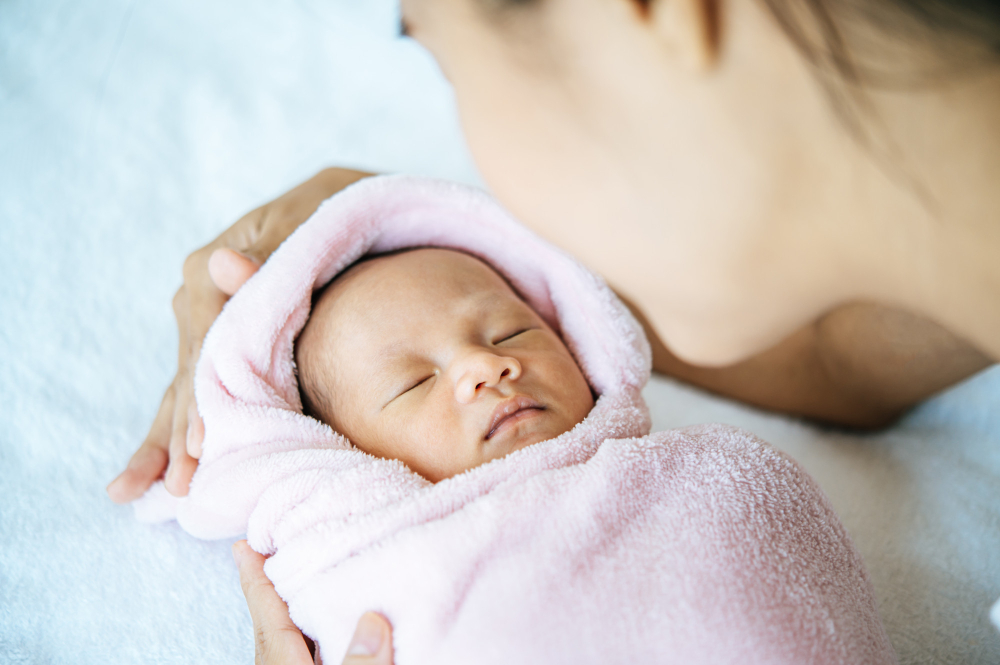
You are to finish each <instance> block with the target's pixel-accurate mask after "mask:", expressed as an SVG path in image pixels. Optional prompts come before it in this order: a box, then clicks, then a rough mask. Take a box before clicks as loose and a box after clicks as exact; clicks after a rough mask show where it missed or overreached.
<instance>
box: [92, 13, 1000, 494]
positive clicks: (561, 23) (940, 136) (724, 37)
mask: <svg viewBox="0 0 1000 665" xmlns="http://www.w3.org/2000/svg"><path fill="white" fill-rule="evenodd" d="M769 4H771V5H773V4H788V5H790V6H799V7H804V6H806V5H809V4H810V3H808V2H806V0H790V1H789V2H787V3H776V2H774V0H772V1H771V2H770V3H769ZM828 4H832V5H834V6H836V4H837V3H828ZM872 4H873V5H878V6H880V7H881V6H887V5H891V4H892V3H891V2H888V1H887V0H883V1H882V2H873V3H872ZM402 5H403V14H404V24H405V26H406V29H407V31H408V33H409V34H410V35H411V36H413V37H414V38H415V39H417V40H419V41H420V42H421V43H422V44H424V45H425V46H426V47H427V48H428V49H429V50H430V51H431V52H432V53H433V54H434V56H435V57H436V58H437V61H438V63H439V64H440V65H441V69H442V71H443V72H444V73H445V75H446V76H448V78H449V79H450V80H451V81H452V83H453V84H454V87H455V92H456V99H457V102H458V106H459V111H460V114H461V119H462V124H463V128H464V131H465V134H466V137H467V139H468V143H469V146H470V149H471V150H472V154H473V156H474V157H475V160H476V163H477V165H478V166H479V168H480V170H481V172H482V174H483V177H484V179H485V180H486V182H487V183H488V184H489V185H490V188H491V190H492V191H493V193H494V194H495V195H496V196H497V197H498V198H499V199H500V201H501V202H502V203H504V204H505V205H506V206H507V207H508V208H509V209H511V210H512V211H513V212H514V213H515V214H516V215H517V216H518V217H519V218H520V219H522V220H524V221H525V222H527V223H528V224H529V225H530V226H532V227H533V228H535V229H536V230H538V231H539V232H540V233H542V234H543V235H545V236H547V237H549V238H550V239H552V240H553V241H554V242H556V243H557V244H560V245H562V246H563V247H565V248H567V249H568V250H570V251H571V252H573V253H574V254H575V255H577V256H578V257H580V258H581V259H583V260H584V261H585V262H586V263H588V264H589V265H590V266H591V267H593V268H594V269H596V270H597V271H599V272H600V273H602V274H603V275H604V276H605V277H606V278H607V279H608V280H609V282H611V283H612V284H613V285H614V286H615V287H616V288H617V289H618V291H619V293H621V294H622V295H623V296H624V297H625V298H626V300H627V301H628V302H629V303H630V304H631V305H632V307H633V309H634V310H635V311H636V313H637V314H638V315H639V318H640V319H641V320H642V321H643V322H644V323H645V324H646V328H647V332H648V333H649V336H650V338H651V341H652V342H653V347H654V368H655V369H656V370H657V371H660V372H663V373H665V374H669V375H672V376H675V377H678V378H680V379H683V380H686V381H689V382H691V383H694V384H695V385H698V386H701V387H703V388H707V389H709V390H711V391H714V392H716V393H719V394H722V395H726V396H729V397H734V398H736V399H740V400H743V401H746V402H748V403H750V404H754V405H757V406H760V407H763V408H767V409H772V410H775V411H779V412H783V413H789V414H795V415H801V416H806V417H810V418H814V419H817V420H821V421H825V422H828V423H833V424H838V425H844V426H849V427H861V428H874V427H881V426H884V425H886V424H888V423H891V422H892V421H893V420H894V419H895V418H896V417H898V416H899V415H900V414H901V413H902V412H904V411H905V410H906V409H907V408H908V407H910V406H911V405H913V404H915V403H917V402H919V401H921V400H923V399H925V398H926V397H928V396H929V395H931V394H933V393H935V392H937V391H939V390H941V389H942V388H944V387H946V386H948V385H951V384H952V383H954V382H956V381H958V380H960V379H962V378H965V377H967V376H969V375H971V374H972V373H974V372H976V371H978V370H980V369H982V368H984V367H986V366H987V365H989V364H990V363H991V362H993V361H995V359H996V358H998V357H1000V261H997V260H996V257H997V256H998V255H1000V222H998V220H997V219H996V212H995V211H996V210H997V209H998V204H1000V188H997V187H995V183H996V182H998V180H1000V129H998V122H1000V121H998V119H1000V68H998V67H997V66H996V63H995V60H991V59H990V57H991V56H989V55H988V54H986V53H985V51H986V47H985V46H979V45H977V43H976V42H975V41H974V40H968V39H966V40H964V41H963V40H961V39H959V38H957V37H953V36H949V35H951V33H948V32H944V31H939V32H940V34H939V32H935V31H934V30H932V29H930V28H927V27H923V28H921V27H920V25H918V24H915V23H913V19H908V18H907V17H906V16H905V15H904V14H902V13H899V14H898V16H896V15H895V14H893V15H892V16H894V17H895V20H898V21H899V22H903V23H905V26H904V27H905V30H901V32H903V33H905V34H906V35H907V37H906V39H902V38H899V37H897V36H896V35H895V34H893V33H891V32H881V31H879V30H878V29H876V28H874V27H866V26H865V25H864V22H863V21H861V22H859V21H858V20H854V21H853V22H852V23H851V30H850V31H844V32H843V33H842V34H841V37H843V41H844V42H845V44H846V46H845V47H844V48H848V49H849V48H851V47H852V45H853V44H855V43H857V44H860V45H861V46H863V47H864V48H862V47H858V49H857V51H858V52H859V53H861V54H863V55H864V58H861V56H859V57H858V58H857V59H858V60H859V61H862V62H861V65H859V66H858V67H857V68H856V70H857V71H855V75H856V77H857V80H858V82H857V83H856V84H845V83H844V82H843V81H841V80H839V79H838V74H837V73H834V74H830V73H829V72H828V71H826V70H824V68H823V67H822V66H819V65H815V64H811V63H810V60H809V58H807V57H803V53H802V51H801V48H800V45H797V44H796V43H795V42H794V40H792V39H789V38H788V35H787V34H786V33H785V31H784V30H783V28H782V27H781V25H779V21H777V20H776V19H775V15H774V14H773V13H772V12H771V11H770V10H769V9H768V6H765V3H760V2H752V1H749V0H732V1H723V0H647V1H644V2H640V1H638V0H536V1H534V2H532V1H524V0H522V1H520V2H513V1H504V0H489V1H488V0H404V2H403V3H402ZM886 11H890V12H891V11H895V10H891V9H889V10H886ZM800 18H801V17H800ZM834 18H837V17H834ZM882 18H883V19H885V17H884V16H883V17H882ZM801 20H802V21H803V22H804V25H805V27H804V28H803V30H805V31H806V34H807V36H808V34H810V33H809V29H810V28H816V25H814V23H815V21H812V22H810V21H811V19H810V18H809V16H808V15H805V17H804V18H801ZM907 21H909V23H907ZM859 23H860V24H859ZM813 32H816V30H813ZM914 35H916V37H914ZM873 45H875V46H873ZM817 48H819V47H817ZM813 59H814V60H815V59H816V58H815V57H814V58H813ZM821 60H822V58H820V61H821ZM869 61H871V62H874V63H875V64H874V65H871V66H869V65H868V64H866V63H868V62H869ZM970 63H971V64H970ZM820 64H822V63H820ZM868 70H877V72H876V74H878V78H879V81H883V80H884V79H888V80H889V81H890V83H892V82H895V81H899V82H901V84H900V85H894V86H889V87H886V86H882V85H881V84H880V83H879V81H876V82H875V83H872V84H868V83H867V82H866V80H865V76H867V75H866V74H865V72H867V71H868ZM858 72H860V73H858ZM841 74H843V72H841ZM868 78H873V79H874V78H876V76H875V74H872V75H871V76H868ZM914 81H916V83H914ZM486 82H488V84H486ZM904 84H905V85H904ZM831 97H833V98H835V99H838V98H839V99H840V102H839V103H837V104H835V103H831ZM845 117H847V118H848V120H850V119H853V120H854V121H855V122H854V126H853V131H852V127H851V124H850V123H849V122H845V120H844V118H845ZM363 175H365V174H362V173H359V172H355V171H346V170H342V169H328V170H325V171H323V172H321V173H320V174H318V175H317V176H316V177H314V178H313V179H311V180H309V181H308V182H306V183H304V184H303V185H301V186H300V187H298V188H296V189H295V190H292V191H291V192H289V193H288V194H286V195H284V196H282V197H281V198H280V199H278V200H277V201H275V202H273V203H271V204H268V205H266V206H264V207H263V208H261V209H259V210H256V211H254V212H252V213H250V215H248V216H247V217H245V218H243V219H241V220H240V221H238V222H237V223H236V224H235V225H234V226H233V227H232V228H231V229H229V230H228V231H227V232H226V233H224V234H223V235H222V236H220V237H219V238H218V239H216V240H215V241H213V242H212V243H211V244H209V245H207V246H206V247H204V248H202V249H200V250H198V251H197V252H195V253H194V254H192V255H191V256H190V257H189V258H188V260H187V261H186V262H185V265H184V285H183V286H182V287H181V289H180V290H179V291H178V294H177V296H176V297H175V299H174V307H175V312H176V314H177V319H178V326H179V330H180V358H179V363H178V364H179V368H178V373H177V377H176V378H175V380H174V382H173V384H172V385H171V387H170V388H169V389H168V391H167V394H166V395H165V397H164V400H163V403H162V405H161V408H160V411H159V413H158V415H157V417H156V419H155V421H154V423H153V426H152V428H151V430H150V433H149V436H148V437H147V439H146V441H145V442H144V443H143V445H142V446H141V448H140V449H139V450H138V451H137V452H136V454H135V456H134V457H133V458H132V460H131V462H130V463H129V467H128V468H127V469H126V470H125V471H124V472H123V473H122V475H121V476H119V478H118V479H116V480H115V481H114V482H113V483H112V484H111V485H110V486H109V488H108V491H109V494H110V495H111V497H112V498H113V499H114V500H116V501H120V502H125V501H130V500H132V499H134V498H136V497H137V496H139V495H141V494H142V492H143V491H145V489H146V488H147V487H148V486H149V484H150V483H152V482H153V480H155V479H156V478H157V477H159V476H161V475H162V474H163V473H164V468H167V470H166V484H167V488H168V490H170V491H171V492H172V493H174V494H177V495H183V494H185V493H186V492H187V486H188V483H189V481H190V478H191V475H192V474H193V472H194V469H195V467H196V465H197V463H196V458H197V455H198V453H199V449H200V440H201V424H200V420H199V418H198V416H197V411H196V409H195V407H194V403H193V399H192V390H191V375H192V373H193V368H194V363H195V361H196V359H197V355H198V350H199V348H200V344H201V339H202V338H203V336H204V333H205V331H207V329H208V327H209V326H210V325H211V322H212V321H213V320H214V318H215V316H216V315H217V314H218V312H219V310H220V309H221V306H222V303H223V302H224V301H225V298H226V290H225V289H220V288H217V287H216V286H215V285H214V284H213V282H212V280H211V279H210V277H209V270H208V267H209V266H208V259H209V257H210V256H211V255H212V252H213V251H214V250H215V249H217V248H220V247H229V248H233V249H236V250H237V251H239V252H242V253H244V254H246V255H247V256H249V257H250V258H251V259H253V261H249V262H245V263H246V265H245V266H243V267H241V266H240V265H239V264H240V261H239V260H233V261H231V262H230V263H232V264H233V265H235V266H236V267H235V268H233V270H234V271H235V273H237V275H238V276H239V275H243V274H248V273H246V271H247V270H250V271H252V269H253V268H254V267H255V265H256V264H259V263H260V262H261V261H263V260H264V259H265V258H266V257H267V255H269V254H270V252H271V251H272V250H273V249H274V248H275V247H276V246H277V245H278V244H279V243H280V240H281V239H283V238H284V237H285V236H287V235H288V233H290V232H291V231H292V230H293V229H294V228H295V227H297V226H298V224H300V223H301V222H302V221H304V220H305V219H306V218H307V217H308V216H309V214H310V213H311V212H312V211H313V210H315V208H316V207H317V205H318V204H319V202H320V201H322V200H323V199H325V198H326V197H328V196H329V195H331V194H333V193H335V192H336V191H338V190H339V189H341V188H342V187H344V186H346V185H347V184H349V183H350V182H353V181H354V180H356V179H358V178H360V177H363ZM241 271H242V272H241ZM223 272H225V271H223ZM168 461H169V467H167V464H168Z"/></svg>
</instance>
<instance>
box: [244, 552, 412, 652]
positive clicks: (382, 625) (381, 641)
mask: <svg viewBox="0 0 1000 665" xmlns="http://www.w3.org/2000/svg"><path fill="white" fill-rule="evenodd" d="M233 558H234V559H236V565H237V566H239V569H240V586H242V587H243V595H244V596H246V599H247V605H248V606H249V608H250V617H251V618H252V619H253V628H254V635H255V645H254V654H255V657H254V662H255V663H256V665H312V663H313V659H312V656H310V655H309V647H308V646H307V645H306V641H305V638H304V637H303V636H302V633H301V632H299V629H298V628H296V627H295V624H294V623H292V620H291V618H289V616H288V606H287V605H285V602H284V601H283V600H281V597H280V596H279V595H278V593H277V592H276V591H275V590H274V586H273V585H272V584H271V580H269V579H267V575H265V574H264V557H262V556H261V555H260V554H258V553H257V552H254V551H253V550H252V549H250V546H249V545H247V541H245V540H240V541H238V542H237V543H236V544H235V545H233ZM342 665H392V627H391V626H390V625H389V622H388V621H386V620H385V618H384V617H382V616H381V615H379V614H376V613H375V612H368V613H366V614H363V615H362V616H361V619H360V620H359V621H358V627H357V628H356V629H355V631H354V637H352V638H351V644H350V646H349V647H348V648H347V654H346V655H345V656H344V660H343V664H342Z"/></svg>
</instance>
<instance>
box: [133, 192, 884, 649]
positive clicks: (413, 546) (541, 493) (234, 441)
mask: <svg viewBox="0 0 1000 665" xmlns="http://www.w3.org/2000/svg"><path fill="white" fill-rule="evenodd" d="M417 246H436V247H450V248H454V249H460V250H462V251H466V252H469V253H471V254H473V255H476V256H479V257H480V258H482V259H483V260H485V261H486V262H488V263H489V264H491V265H492V266H494V267H495V268H496V269H497V270H498V271H499V272H501V273H502V274H503V275H504V276H505V277H507V279H508V280H509V281H510V282H511V283H512V284H513V286H514V287H515V288H516V289H517V290H518V292H519V293H520V294H521V295H522V297H524V298H525V300H526V301H527V302H528V303H529V304H530V305H531V306H532V307H533V308H534V309H535V310H536V311H537V312H538V313H539V314H540V315H541V316H543V317H544V318H545V319H546V320H547V321H548V322H549V324H550V325H552V326H553V327H554V329H556V330H557V331H559V332H560V333H561V334H562V336H563V338H564V340H565V341H566V343H567V345H568V346H569V348H570V350H571V351H572V352H573V354H574V356H575V357H576V359H577V361H578V362H579V364H580V367H581V369H582V370H583V372H584V375H585V376H586V377H587V379H588V381H589V382H590V385H591V387H592V388H593V389H594V391H595V392H596V393H597V394H598V395H599V398H598V400H597V403H596V405H595V406H594V408H593V410H592V411H591V413H590V414H589V415H588V416H587V418H586V419H585V420H584V421H583V422H582V423H580V424H579V425H577V426H576V427H575V428H574V429H573V430H571V431H569V432H567V433H565V434H563V435H561V436H559V437H557V438H555V439H551V440H549V441H545V442H542V443H539V444H536V445H534V446H530V447H528V448H525V449H522V450H519V451H517V452H515V453H513V454H511V455H508V456H507V457H505V458H503V459H500V460H495V461H493V462H490V463H488V464H486V465H483V466H480V467H478V468H475V469H472V470H470V471H468V472H466V473H463V474H461V475H459V476H456V477H453V478H450V479H447V480H444V481H442V482H439V483H437V484H433V483H430V482H428V481H427V480H425V479H423V478H422V477H420V476H418V475H417V474H415V473H413V472H411V471H410V470H409V469H408V468H407V467H406V466H404V465H403V464H402V463H400V462H398V461H394V460H383V459H377V458H374V457H371V456H369V455H367V454H365V453H363V452H361V451H359V450H357V449H356V448H354V447H353V446H352V445H351V444H350V442H349V441H347V440H346V439H345V438H344V437H343V436H341V435H340V434H338V433H336V432H334V431H333V430H332V429H330V428H329V427H328V426H326V425H324V424H323V423H320V422H318V421H316V420H314V419H312V418H310V417H307V416H305V415H303V414H302V409H301V402H300V398H299V393H298V388H297V384H296V379H295V367H294V363H293V344H294V340H295V337H296V335H297V334H298V332H299V331H300V330H301V329H302V327H303V326H304V324H305V322H306V319H307V317H308V316H309V308H310V300H311V295H312V292H313V290H314V289H316V288H319V287H321V286H322V285H324V284H326V283H327V282H328V281H329V280H330V279H331V278H333V277H334V276H335V275H336V274H337V273H339V272H340V271H341V270H343V269H344V268H345V267H347V266H349V265H350V264H351V263H353V262H354V261H356V260H357V259H358V258H360V257H361V256H363V255H365V254H369V253H381V252H388V251H392V250H396V249H400V248H406V247H417ZM649 370H650V353H649V347H648V344H647V342H646V340H645V337H644V336H643V334H642V331H641V328H640V327H639V326H638V324H637V323H636V321H635V320H634V319H633V318H632V316H631V315H630V314H629V312H628V311H627V309H626V308H625V307H624V306H623V305H622V303H621V302H620V301H619V300H618V299H617V298H616V297H615V296H614V294H613V293H612V292H611V291H610V289H609V288H608V287H607V286H606V285H605V284H604V283H603V282H602V281H601V280H600V279H599V278H598V277H596V276H595V275H594V274H593V273H591V272H589V271H588V270H586V269H585V268H584V267H582V266H581V265H579V264H578V263H577V262H575V261H574V260H573V259H572V258H570V257H569V256H567V255H566V254H564V253H562V252H561V251H559V250H558V249H556V248H554V247H552V246H550V245H549V244H547V243H545V242H544V241H542V240H540V239H539V238H537V237H536V236H534V235H533V234H532V233H530V232H529V231H527V230H526V229H525V228H523V227H522V226H521V225H519V224H518V223H517V222H516V221H514V220H513V219H512V218H510V217H509V215H507V214H506V213H505V212H504V211H503V210H502V209H501V208H500V207H499V206H498V205H497V204H496V203H495V202H493V201H492V200H491V199H490V198H489V197H488V196H486V195H485V194H483V193H482V192H480V191H478V190H475V189H471V188H468V187H464V186H459V185H456V184H452V183H445V182H440V181H433V180H423V179H416V178H408V177H400V176H391V177H380V178H371V179H368V180H365V181H362V182H360V183H358V184H356V185H354V186H352V187H350V188H348V189H347V190H345V191H343V192H342V193H340V194H338V195H337V196H335V197H333V198H331V199H330V200H328V201H326V202H325V203H324V204H323V205H322V206H321V207H320V208H319V210H317V212H316V213H315V215H313V217H312V218H311V219H310V220H309V221H308V222H307V223H306V224H304V225H303V226H302V227H301V228H300V229H299V230H298V231H296V232H295V233H294V234H293V235H292V236H291V237H290V238H289V239H288V240H287V241H286V242H285V243H284V244H283V245H282V246H281V247H280V248H279V249H278V250H277V251H276V252H275V253H274V255H273V256H272V257H271V258H270V259H269V260H268V261H267V263H266V264H265V265H264V266H263V267H262V268H261V269H260V271H259V272H258V273H257V274H256V275H255V276H254V277H253V278H251V280H250V281H249V282H247V284H246V285H245V286H244V287H243V288H242V289H241V290H240V291H239V292H238V293H237V294H236V296H234V297H233V298H232V299H231V300H230V301H229V303H228V304H227V305H226V307H225V309H224V311H223V313H222V314H221V315H220V317H219V319H218V321H217V322H216V324H215V325H214V326H213V328H212V330H211V332H210V333H209V335H208V337H207V338H206V340H205V345H204V348H203V351H202V356H201V361H200V362H199V365H198V369H197V373H196V381H195V383H196V393H197V397H198V404H199V409H200V411H201V414H202V417H203V419H204V421H205V440H204V444H203V454H202V457H201V460H200V464H199V468H198V471H197V473H196V474H195V477H194V480H193V481H192V484H191V489H190V493H189V494H188V496H187V497H185V498H183V499H180V500H176V501H175V502H171V501H170V500H169V499H167V498H166V493H165V492H164V491H163V490H162V487H160V488H158V489H157V490H154V491H152V492H151V493H150V494H149V495H147V497H146V498H144V500H142V501H140V502H139V503H138V505H137V512H139V513H140V514H145V515H146V516H148V517H150V518H159V519H162V518H164V517H166V516H168V515H170V514H175V515H176V517H177V519H178V521H179V522H180V524H181V525H182V526H183V528H184V529H186V530H187V531H188V532H190V533H191V534H193V535H195V536H198V537H201V538H222V537H231V536H235V535H239V534H242V533H244V532H246V534H247V537H248V540H249V542H250V545H251V546H252V547H253V548H254V549H255V550H257V551H258V552H261V553H263V554H268V555H272V556H271V557H270V559H269V560H268V562H267V564H266V566H265V571H266V573H267V575H268V577H269V578H270V579H271V580H272V581H273V583H274V586H275V588H276V589H277V591H278V593H279V594H280V595H281V596H282V598H284V599H285V601H286V602H287V603H288V606H289V610H290V613H291V616H292V619H293V620H294V621H295V623H296V624H297V625H298V626H300V627H301V628H302V630H303V632H305V633H306V634H307V635H309V636H310V637H311V638H312V639H314V640H315V641H316V642H317V643H318V645H319V648H320V652H321V654H322V656H323V659H324V660H325V661H327V662H337V659H338V658H339V657H340V656H341V655H342V654H343V652H344V650H345V648H346V646H347V642H348V640H349V638H350V636H351V634H352V632H353V629H354V625H355V623H356V621H357V618H358V617H359V616H360V615H361V614H362V613H363V612H364V611H367V610H375V611H378V612H381V613H382V614H384V615H385V616H386V617H387V618H388V619H389V620H390V621H391V622H392V624H393V639H394V646H395V650H396V655H395V659H396V660H395V662H396V663H397V665H408V664H410V663H438V664H442V663H470V662H476V663H510V662H519V663H601V664H602V665H603V664H605V663H617V662H621V663H635V662H647V663H654V662H655V663H732V662H741V663H806V662H808V663H892V662H895V656H894V654H893V651H892V648H891V646H890V645H889V642H888V640H887V638H886V636H885V633H884V631H883V629H882V625H881V623H880V621H879V617H878V613H877V611H876V607H875V602H874V599H873V593H872V588H871V584H870V582H869V580H868V576H867V574H866V572H865V569H864V566H863V563H862V561H861V558H860V556H859V554H858V553H857V551H856V550H855V548H854V546H853V544H852V543H851V541H850V538H849V537H848V535H847V533H846V531H845V530H844V528H843V527H842V525H841V524H840V522H839V520H838V519H837V517H836V515H835V514H834V512H833V510H832V508H831V507H830V504H829V502H828V501H827V499H826V498H825V497H824V495H823V494H822V492H821V491H820V490H819V488H818V487H817V486H816V484H815V483H814V482H813V481H812V479H811V478H809V477H808V476H807V475H806V474H805V473H804V472H803V471H802V470H801V469H800V468H799V467H798V465H797V464H796V463H795V462H794V461H792V460H791V459H789V458H788V457H786V456H784V455H783V454H781V453H779V452H777V451H776V450H774V449H773V448H771V447H770V446H768V445H767V444H766V443H764V442H762V441H760V440H759V439H757V438H755V437H754V436H752V435H750V434H748V433H746V432H743V431H740V430H737V429H734V428H730V427H725V426H718V425H713V426H698V427H691V428H687V429H684V430H675V431H669V432H661V433H657V434H649V428H650V425H649V415H648V411H647V409H646V405H645V403H644V402H643V400H642V397H641V394H640V390H641V389H642V387H643V385H644V384H645V383H646V381H647V379H648V377H649Z"/></svg>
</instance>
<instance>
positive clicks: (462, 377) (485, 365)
mask: <svg viewBox="0 0 1000 665" xmlns="http://www.w3.org/2000/svg"><path fill="white" fill-rule="evenodd" d="M520 376H521V363H519V362H517V360H516V359H515V358H510V357H508V356H500V355H497V354H495V353H489V352H479V353H473V354H469V355H468V356H466V358H464V359H463V361H462V366H461V369H460V374H459V377H458V382H457V385H456V386H455V398H456V399H457V400H458V401H459V402H461V403H463V404H467V403H469V402H472V401H473V400H475V399H476V398H477V397H478V396H479V394H480V393H481V392H482V391H483V390H484V389H487V388H496V387H497V386H499V385H500V383H501V382H503V381H517V379H518V378H519V377H520Z"/></svg>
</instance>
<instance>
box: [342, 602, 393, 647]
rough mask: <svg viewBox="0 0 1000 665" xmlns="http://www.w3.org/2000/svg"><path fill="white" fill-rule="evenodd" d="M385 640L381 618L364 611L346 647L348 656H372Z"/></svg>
mask: <svg viewBox="0 0 1000 665" xmlns="http://www.w3.org/2000/svg"><path fill="white" fill-rule="evenodd" d="M384 640H385V630H384V629H383V622H382V619H381V618H380V617H379V616H378V615H377V614H375V613H374V612H365V613H364V614H362V615H361V619H359V620H358V627H357V628H356V629H355V630H354V637H352V638H351V645H350V646H349V647H347V655H348V656H374V655H375V654H377V653H378V652H379V651H381V649H382V642H383V641H384Z"/></svg>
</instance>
